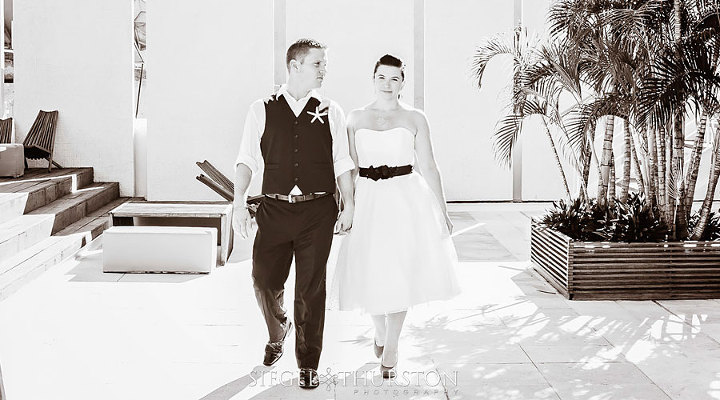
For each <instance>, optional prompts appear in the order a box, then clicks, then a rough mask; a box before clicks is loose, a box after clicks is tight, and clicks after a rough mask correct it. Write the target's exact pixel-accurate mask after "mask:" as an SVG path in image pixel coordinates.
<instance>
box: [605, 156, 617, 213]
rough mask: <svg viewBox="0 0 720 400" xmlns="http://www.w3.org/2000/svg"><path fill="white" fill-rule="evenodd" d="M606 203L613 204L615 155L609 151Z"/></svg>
mask: <svg viewBox="0 0 720 400" xmlns="http://www.w3.org/2000/svg"><path fill="white" fill-rule="evenodd" d="M607 197H608V204H609V205H610V206H613V205H615V198H616V195H615V155H614V154H613V153H612V152H610V176H609V181H608V195H607Z"/></svg>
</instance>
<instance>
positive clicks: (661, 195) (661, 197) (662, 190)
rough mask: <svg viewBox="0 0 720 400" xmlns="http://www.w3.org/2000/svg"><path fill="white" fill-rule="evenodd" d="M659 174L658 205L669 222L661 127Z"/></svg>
mask: <svg viewBox="0 0 720 400" xmlns="http://www.w3.org/2000/svg"><path fill="white" fill-rule="evenodd" d="M656 136H657V170H658V171H657V176H658V189H659V192H658V207H660V210H661V213H662V215H663V219H664V221H665V223H667V224H669V223H670V221H668V220H667V201H668V199H667V187H666V185H665V151H666V149H665V131H664V130H662V129H660V130H658V131H657V135H656Z"/></svg>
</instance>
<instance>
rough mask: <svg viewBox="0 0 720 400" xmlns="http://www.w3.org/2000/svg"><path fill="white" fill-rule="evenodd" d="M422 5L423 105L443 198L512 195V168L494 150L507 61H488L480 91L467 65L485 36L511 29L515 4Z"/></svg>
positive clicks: (504, 0)
mask: <svg viewBox="0 0 720 400" xmlns="http://www.w3.org/2000/svg"><path fill="white" fill-rule="evenodd" d="M425 6H426V8H425V21H426V22H425V29H426V30H425V45H426V49H425V57H426V58H425V77H426V82H425V104H426V112H427V115H428V118H429V120H430V125H431V129H432V135H433V143H434V146H435V153H436V158H437V161H438V164H439V166H440V169H441V171H442V175H443V180H444V184H445V190H446V192H447V198H448V200H497V199H503V200H508V199H511V198H512V174H511V171H510V170H509V169H507V168H504V167H501V166H500V165H499V164H498V163H497V162H496V160H495V156H494V155H493V151H492V132H493V130H494V127H495V122H496V121H497V117H498V115H500V114H499V113H500V109H501V107H502V105H503V104H502V101H501V98H500V97H499V96H501V92H502V89H503V88H504V87H505V86H506V85H507V83H508V82H509V75H508V73H507V71H506V70H504V69H503V66H505V67H507V65H508V64H506V63H505V64H504V63H503V61H502V60H496V61H495V62H493V63H491V64H490V65H489V66H488V69H487V71H486V75H485V79H484V80H483V88H482V90H478V89H477V87H476V85H475V83H474V81H473V79H472V75H471V64H472V56H473V54H474V52H475V47H476V46H477V45H478V44H480V41H481V40H482V39H483V38H484V37H486V36H488V35H493V34H495V33H498V32H507V31H509V30H510V29H512V21H513V19H512V17H513V2H512V1H508V0H486V1H474V0H457V1H441V0H426V1H425Z"/></svg>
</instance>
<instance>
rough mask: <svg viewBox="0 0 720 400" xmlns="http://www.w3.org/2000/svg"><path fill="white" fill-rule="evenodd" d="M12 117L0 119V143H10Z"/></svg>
mask: <svg viewBox="0 0 720 400" xmlns="http://www.w3.org/2000/svg"><path fill="white" fill-rule="evenodd" d="M12 125H13V119H12V118H5V119H0V143H12Z"/></svg>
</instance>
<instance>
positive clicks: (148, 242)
mask: <svg viewBox="0 0 720 400" xmlns="http://www.w3.org/2000/svg"><path fill="white" fill-rule="evenodd" d="M102 236H103V239H102V247H103V272H194V273H209V272H210V271H211V270H212V269H213V267H215V262H216V257H217V229H215V228H202V227H176V226H113V227H111V228H109V229H107V230H105V231H104V232H103V235H102Z"/></svg>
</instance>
